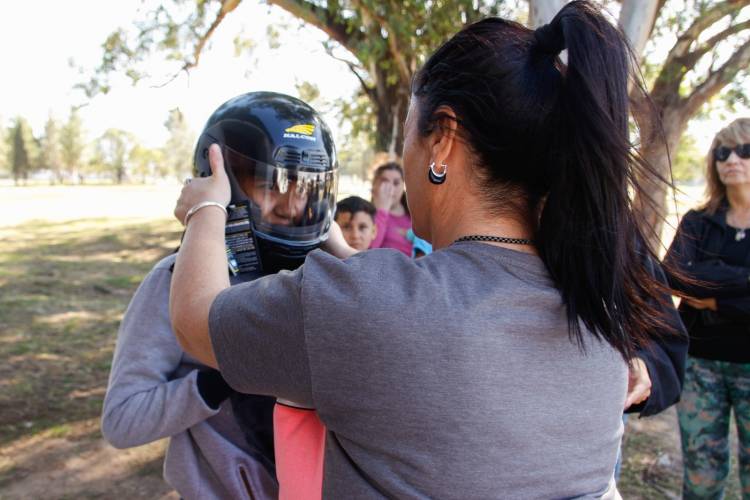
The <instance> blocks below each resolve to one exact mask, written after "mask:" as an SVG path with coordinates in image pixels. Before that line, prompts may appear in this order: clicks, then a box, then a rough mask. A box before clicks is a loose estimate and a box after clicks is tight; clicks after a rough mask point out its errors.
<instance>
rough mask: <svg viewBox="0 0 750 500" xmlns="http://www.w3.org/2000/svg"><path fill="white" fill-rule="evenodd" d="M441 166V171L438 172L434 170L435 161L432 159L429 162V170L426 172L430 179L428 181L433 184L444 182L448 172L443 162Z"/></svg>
mask: <svg viewBox="0 0 750 500" xmlns="http://www.w3.org/2000/svg"><path fill="white" fill-rule="evenodd" d="M440 166H441V167H443V171H442V172H440V173H437V172H436V171H435V162H434V161H433V162H432V163H430V168H429V172H428V173H427V176H428V179H430V182H431V183H433V184H442V183H444V182H445V178H446V176H447V174H448V165H446V163H445V162H442V163H441V164H440Z"/></svg>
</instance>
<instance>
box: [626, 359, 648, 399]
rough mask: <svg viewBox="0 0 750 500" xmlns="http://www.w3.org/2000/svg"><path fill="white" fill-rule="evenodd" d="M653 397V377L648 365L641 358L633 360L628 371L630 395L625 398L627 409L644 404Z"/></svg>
mask: <svg viewBox="0 0 750 500" xmlns="http://www.w3.org/2000/svg"><path fill="white" fill-rule="evenodd" d="M650 395H651V377H650V376H649V374H648V368H647V367H646V363H644V361H643V360H642V359H641V358H633V359H632V360H631V361H630V367H629V370H628V395H627V397H626V398H625V409H626V410H627V409H628V408H630V407H631V406H632V405H635V404H638V403H642V402H643V401H645V400H646V399H648V397H649V396H650Z"/></svg>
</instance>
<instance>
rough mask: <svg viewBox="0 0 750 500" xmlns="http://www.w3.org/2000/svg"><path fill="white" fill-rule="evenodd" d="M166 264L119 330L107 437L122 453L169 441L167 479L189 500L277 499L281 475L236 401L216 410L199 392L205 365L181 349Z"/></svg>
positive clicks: (105, 428)
mask: <svg viewBox="0 0 750 500" xmlns="http://www.w3.org/2000/svg"><path fill="white" fill-rule="evenodd" d="M174 260H175V256H174V255H170V256H169V257H166V258H165V259H163V260H162V261H161V262H159V263H158V264H157V265H156V266H155V267H154V268H153V269H152V270H151V272H150V273H149V274H148V276H146V278H145V279H144V280H143V283H141V285H140V287H139V288H138V290H137V291H136V293H135V295H134V296H133V299H132V300H131V302H130V305H129V306H128V309H127V311H126V312H125V317H124V318H123V320H122V323H121V325H120V331H119V333H118V337H117V346H116V348H115V354H114V360H113V362H112V371H111V373H110V377H109V385H108V387H107V394H106V397H105V399H104V408H103V411H102V433H103V434H104V437H105V439H106V440H107V441H108V442H109V443H111V444H112V445H113V446H115V447H117V448H130V447H133V446H140V445H142V444H146V443H150V442H152V441H156V440H158V439H162V438H165V437H169V438H170V441H169V447H168V449H167V455H166V458H165V461H164V478H165V479H166V481H167V483H169V485H170V486H172V487H173V488H175V489H176V490H177V492H178V493H179V494H180V495H181V496H182V497H183V498H186V499H188V500H189V499H201V500H204V499H205V500H209V499H225V498H227V499H229V498H231V499H266V498H276V496H277V495H278V485H277V483H276V480H275V478H274V477H273V476H272V475H271V474H270V473H269V472H267V470H266V469H265V468H264V467H263V466H262V465H261V464H260V463H259V462H258V461H256V460H254V459H253V458H252V457H251V455H250V453H251V452H252V451H251V450H249V449H248V445H247V444H246V441H245V439H244V436H243V433H242V431H241V429H240V427H239V425H238V424H237V423H236V421H235V419H234V416H233V414H232V409H231V404H230V402H229V400H225V401H224V402H223V403H222V404H221V406H220V407H219V408H218V409H213V408H211V407H209V406H208V405H207V404H206V403H205V401H204V400H203V397H202V396H201V395H200V393H199V392H198V386H197V384H196V380H197V374H198V371H199V369H203V368H206V367H205V366H204V365H202V364H201V363H199V362H198V361H197V360H195V359H194V358H191V357H190V356H188V355H187V354H186V353H185V352H184V351H183V350H182V349H181V348H180V346H179V344H178V343H177V340H176V339H175V337H174V334H173V332H172V327H171V322H170V319H169V286H170V281H171V278H172V273H171V271H170V267H171V265H172V264H173V263H174Z"/></svg>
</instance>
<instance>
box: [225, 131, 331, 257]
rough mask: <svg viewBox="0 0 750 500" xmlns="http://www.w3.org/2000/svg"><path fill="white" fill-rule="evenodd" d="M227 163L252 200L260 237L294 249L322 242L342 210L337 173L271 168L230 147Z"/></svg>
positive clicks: (254, 223)
mask: <svg viewBox="0 0 750 500" xmlns="http://www.w3.org/2000/svg"><path fill="white" fill-rule="evenodd" d="M223 149H224V164H225V165H226V167H227V170H228V171H230V172H231V174H232V176H233V177H234V181H235V183H236V187H237V188H238V189H239V190H240V191H241V193H242V194H243V195H244V196H245V197H246V198H247V200H248V201H249V205H250V213H251V216H252V219H253V225H254V228H255V231H256V233H259V234H260V235H261V236H264V237H266V238H269V239H271V240H275V241H278V242H280V243H285V244H290V245H299V246H304V245H310V244H315V243H317V242H319V241H320V240H321V239H322V238H323V237H324V236H325V235H326V234H327V232H328V229H329V228H330V225H331V220H333V212H334V210H335V206H336V188H337V186H336V183H337V180H338V172H337V170H336V169H330V170H325V171H320V170H311V169H309V168H308V169H305V167H304V166H302V165H295V164H289V163H287V164H283V165H282V164H277V165H270V164H268V163H263V162H260V161H257V160H255V159H253V158H249V157H247V156H245V155H243V154H242V153H240V152H238V151H236V150H234V149H232V148H230V147H229V146H226V145H225V146H224V148H223Z"/></svg>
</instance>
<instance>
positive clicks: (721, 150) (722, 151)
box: [714, 143, 750, 161]
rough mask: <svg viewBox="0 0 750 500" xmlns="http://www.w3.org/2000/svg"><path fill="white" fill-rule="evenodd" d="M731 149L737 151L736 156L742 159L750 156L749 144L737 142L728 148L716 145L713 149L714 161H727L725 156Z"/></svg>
mask: <svg viewBox="0 0 750 500" xmlns="http://www.w3.org/2000/svg"><path fill="white" fill-rule="evenodd" d="M732 151H734V152H735V153H737V156H739V157H740V158H742V159H743V160H747V159H748V158H750V144H747V143H746V144H738V145H736V146H735V147H733V148H730V147H729V146H718V147H717V148H716V149H714V159H715V160H716V161H727V158H729V155H731V154H732Z"/></svg>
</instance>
